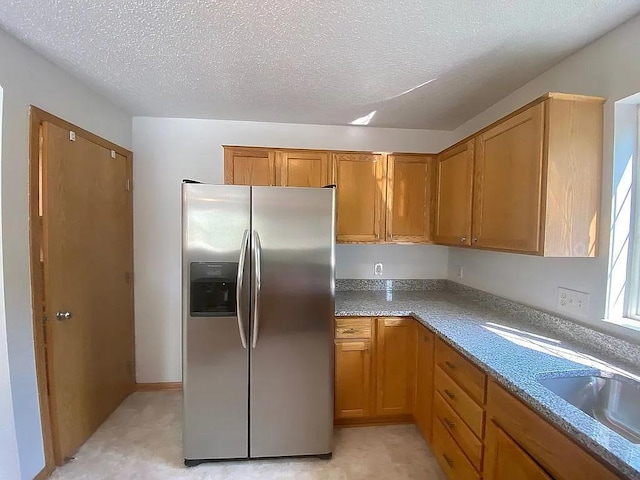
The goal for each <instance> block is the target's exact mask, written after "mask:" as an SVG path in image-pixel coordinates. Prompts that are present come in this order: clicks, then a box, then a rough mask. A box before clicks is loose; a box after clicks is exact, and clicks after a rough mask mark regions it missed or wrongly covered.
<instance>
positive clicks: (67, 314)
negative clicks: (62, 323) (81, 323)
mask: <svg viewBox="0 0 640 480" xmlns="http://www.w3.org/2000/svg"><path fill="white" fill-rule="evenodd" d="M71 317H73V314H72V313H71V312H63V311H62V310H61V311H59V312H58V313H56V318H57V319H58V320H69V319H70V318H71Z"/></svg>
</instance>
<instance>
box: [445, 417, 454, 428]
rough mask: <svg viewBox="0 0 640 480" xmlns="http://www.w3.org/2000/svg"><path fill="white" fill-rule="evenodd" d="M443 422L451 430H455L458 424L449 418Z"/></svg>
mask: <svg viewBox="0 0 640 480" xmlns="http://www.w3.org/2000/svg"><path fill="white" fill-rule="evenodd" d="M442 420H443V421H444V423H445V425H446V426H447V427H449V428H450V429H451V428H455V426H456V424H455V423H453V422H452V421H451V420H449V419H448V418H447V417H445V418H443V419H442Z"/></svg>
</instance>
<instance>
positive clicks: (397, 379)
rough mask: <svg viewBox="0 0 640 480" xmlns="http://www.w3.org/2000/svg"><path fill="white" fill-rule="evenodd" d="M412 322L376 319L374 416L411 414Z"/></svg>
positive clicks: (413, 370)
mask: <svg viewBox="0 0 640 480" xmlns="http://www.w3.org/2000/svg"><path fill="white" fill-rule="evenodd" d="M416 347H417V345H416V322H415V320H413V319H412V318H378V320H377V325H376V415H377V416H385V415H408V416H410V415H412V414H413V398H414V394H415V393H414V392H415V382H416V380H415V378H416V377H415V375H416V373H415V367H416Z"/></svg>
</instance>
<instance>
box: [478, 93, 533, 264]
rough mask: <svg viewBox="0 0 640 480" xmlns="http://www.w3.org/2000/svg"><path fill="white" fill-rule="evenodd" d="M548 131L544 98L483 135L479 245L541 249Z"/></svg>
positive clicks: (519, 249)
mask: <svg viewBox="0 0 640 480" xmlns="http://www.w3.org/2000/svg"><path fill="white" fill-rule="evenodd" d="M543 133H544V104H538V105H535V106H533V107H531V108H529V109H528V110H525V111H524V112H522V113H520V114H518V115H516V116H514V117H511V118H510V119H508V120H506V121H504V122H502V123H500V124H499V125H497V126H495V127H494V128H491V129H490V130H487V131H486V132H484V133H482V134H481V135H480V136H478V137H477V139H476V164H475V169H476V174H475V186H474V212H473V239H472V243H473V244H474V245H475V246H478V247H489V248H495V249H500V250H514V251H525V252H537V251H538V249H539V245H540V221H541V215H540V214H541V210H540V209H541V204H542V169H543V143H544V136H543Z"/></svg>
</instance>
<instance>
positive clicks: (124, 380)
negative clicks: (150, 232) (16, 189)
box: [41, 122, 135, 465]
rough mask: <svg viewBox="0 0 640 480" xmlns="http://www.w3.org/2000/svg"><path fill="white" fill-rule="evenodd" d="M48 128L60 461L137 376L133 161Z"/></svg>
mask: <svg viewBox="0 0 640 480" xmlns="http://www.w3.org/2000/svg"><path fill="white" fill-rule="evenodd" d="M41 135H42V150H41V158H42V184H41V185H42V190H41V191H42V218H43V238H42V249H43V266H44V292H45V312H46V316H47V318H48V320H47V322H46V338H47V378H48V386H49V401H50V411H51V425H52V434H53V435H52V436H53V451H54V458H55V461H56V463H57V464H58V465H60V464H62V462H63V460H64V459H65V458H66V457H70V456H71V455H72V454H73V453H74V452H75V451H76V450H77V449H78V448H79V447H80V445H82V443H83V442H84V441H85V440H86V439H87V438H88V437H89V436H90V435H91V434H92V433H93V432H94V431H95V430H96V428H98V426H99V425H100V424H101V423H102V422H103V421H104V420H105V419H106V418H107V416H108V415H109V414H111V412H113V410H115V408H116V407H117V406H118V405H119V403H120V402H121V401H122V400H123V399H124V398H125V397H126V396H127V395H129V394H130V393H131V392H132V391H133V387H134V384H135V380H134V365H133V352H134V324H133V289H132V287H133V284H132V272H133V262H132V261H133V256H132V254H133V245H132V203H131V192H130V191H129V185H130V183H129V179H130V178H131V177H130V173H131V171H130V167H131V165H130V159H129V158H127V157H124V156H122V155H120V154H117V153H115V152H113V151H111V150H108V149H107V148H105V147H103V146H100V145H98V144H97V143H94V142H92V141H91V140H89V139H86V138H84V137H83V136H81V135H80V134H79V133H76V135H75V141H72V140H71V139H70V132H69V130H68V129H65V128H62V127H60V126H57V125H54V124H52V123H49V122H44V123H43V124H42V127H41ZM58 312H60V314H61V315H63V312H69V315H70V318H64V317H58V316H57V313H58Z"/></svg>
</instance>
